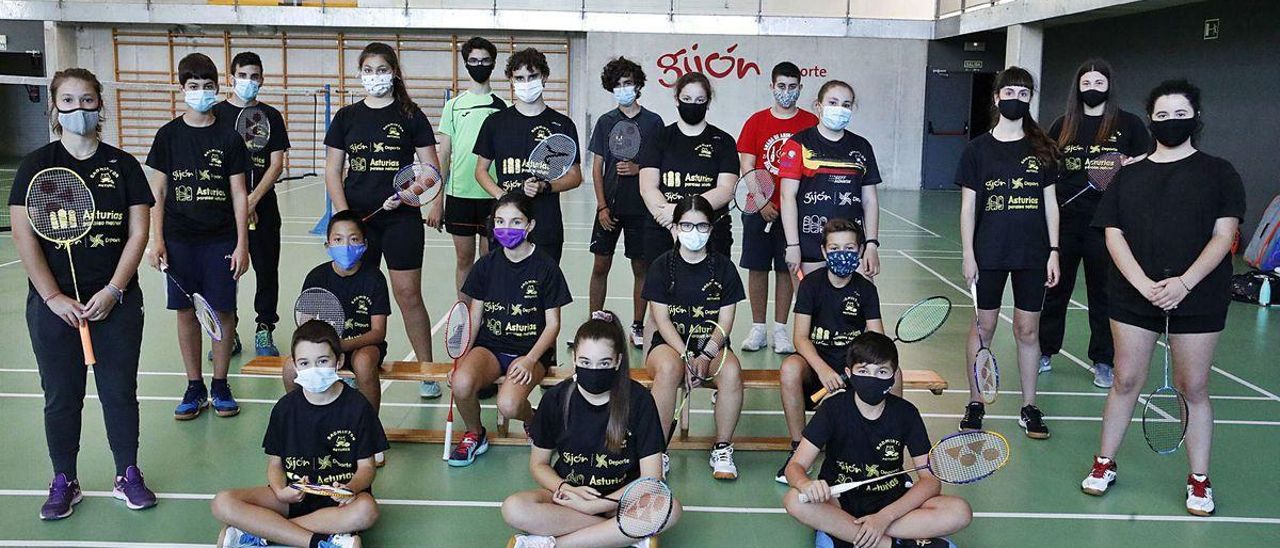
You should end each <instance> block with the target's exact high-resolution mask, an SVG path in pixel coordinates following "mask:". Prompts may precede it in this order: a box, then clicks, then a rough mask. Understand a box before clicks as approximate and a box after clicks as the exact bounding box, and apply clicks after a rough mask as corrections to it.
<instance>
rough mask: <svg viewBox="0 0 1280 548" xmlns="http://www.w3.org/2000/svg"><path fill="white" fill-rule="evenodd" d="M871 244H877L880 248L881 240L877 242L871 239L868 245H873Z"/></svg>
mask: <svg viewBox="0 0 1280 548" xmlns="http://www.w3.org/2000/svg"><path fill="white" fill-rule="evenodd" d="M871 244H876V247H880V240H877V239H875V238H871V239H869V240H867V243H866V245H871Z"/></svg>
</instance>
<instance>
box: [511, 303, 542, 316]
mask: <svg viewBox="0 0 1280 548" xmlns="http://www.w3.org/2000/svg"><path fill="white" fill-rule="evenodd" d="M537 311H538V309H537V308H534V307H532V306H523V305H518V304H513V305H511V315H512V316H524V315H526V314H531V313H534V312H537Z"/></svg>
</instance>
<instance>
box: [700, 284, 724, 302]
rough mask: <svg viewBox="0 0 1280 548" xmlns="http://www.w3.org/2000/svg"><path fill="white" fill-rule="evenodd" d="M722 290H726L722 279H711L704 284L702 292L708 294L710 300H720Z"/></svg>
mask: <svg viewBox="0 0 1280 548" xmlns="http://www.w3.org/2000/svg"><path fill="white" fill-rule="evenodd" d="M722 291H724V285H722V284H721V283H720V280H710V281H708V282H707V283H706V285H703V286H702V293H703V294H704V295H706V296H707V300H708V301H714V302H719V301H720V293H721V292H722Z"/></svg>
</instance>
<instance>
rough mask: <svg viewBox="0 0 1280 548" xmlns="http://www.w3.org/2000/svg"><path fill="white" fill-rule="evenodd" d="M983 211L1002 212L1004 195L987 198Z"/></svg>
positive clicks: (993, 195)
mask: <svg viewBox="0 0 1280 548" xmlns="http://www.w3.org/2000/svg"><path fill="white" fill-rule="evenodd" d="M983 211H1004V195H1002V194H992V195H991V196H987V205H986V207H984V208H983Z"/></svg>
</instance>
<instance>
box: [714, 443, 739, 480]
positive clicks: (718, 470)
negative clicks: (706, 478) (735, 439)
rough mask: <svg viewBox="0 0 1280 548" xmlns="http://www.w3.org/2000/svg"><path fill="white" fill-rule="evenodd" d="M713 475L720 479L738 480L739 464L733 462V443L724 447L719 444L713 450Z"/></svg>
mask: <svg viewBox="0 0 1280 548" xmlns="http://www.w3.org/2000/svg"><path fill="white" fill-rule="evenodd" d="M710 464H711V477H714V478H715V479H718V480H736V479H738V466H737V465H735V464H733V444H732V443H727V444H724V446H723V447H720V446H719V444H717V448H715V449H712V450H711V460H710Z"/></svg>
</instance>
